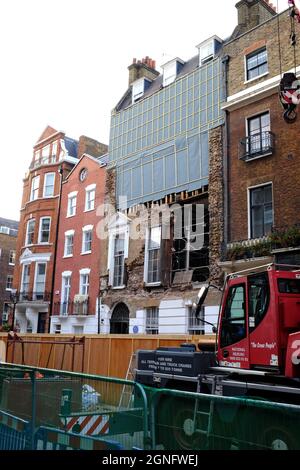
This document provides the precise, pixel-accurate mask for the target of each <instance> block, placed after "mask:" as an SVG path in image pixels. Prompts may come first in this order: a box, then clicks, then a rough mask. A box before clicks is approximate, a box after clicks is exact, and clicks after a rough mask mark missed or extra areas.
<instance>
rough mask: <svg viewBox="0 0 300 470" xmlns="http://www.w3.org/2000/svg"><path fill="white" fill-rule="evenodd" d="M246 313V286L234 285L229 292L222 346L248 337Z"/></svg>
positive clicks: (224, 317)
mask: <svg viewBox="0 0 300 470" xmlns="http://www.w3.org/2000/svg"><path fill="white" fill-rule="evenodd" d="M245 313H246V312H245V286H244V284H243V285H236V286H232V287H231V288H230V289H229V292H228V296H227V300H226V305H225V310H224V316H223V318H222V323H221V348H224V347H226V346H229V345H231V344H234V343H237V342H239V341H241V340H242V339H243V338H245V337H246V315H245Z"/></svg>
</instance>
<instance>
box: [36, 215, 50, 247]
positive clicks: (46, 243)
mask: <svg viewBox="0 0 300 470" xmlns="http://www.w3.org/2000/svg"><path fill="white" fill-rule="evenodd" d="M46 219H49V221H50V222H49V232H48V234H49V236H48V241H47V242H43V241H41V237H42V231H43V230H42V226H43V221H44V220H46ZM50 235H51V217H50V216H45V217H41V218H40V225H39V237H38V244H39V245H49V243H50Z"/></svg>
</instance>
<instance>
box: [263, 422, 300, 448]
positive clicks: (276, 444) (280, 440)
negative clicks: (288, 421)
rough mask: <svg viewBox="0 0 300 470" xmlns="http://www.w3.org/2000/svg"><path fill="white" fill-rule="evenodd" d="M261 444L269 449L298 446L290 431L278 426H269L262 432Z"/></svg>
mask: <svg viewBox="0 0 300 470" xmlns="http://www.w3.org/2000/svg"><path fill="white" fill-rule="evenodd" d="M263 445H264V446H265V447H266V448H267V449H270V450H296V449H299V448H300V446H299V444H298V445H297V443H296V440H295V438H294V436H293V435H292V434H291V432H290V431H289V430H287V429H282V428H280V427H278V428H271V429H268V430H266V431H265V432H264V436H263Z"/></svg>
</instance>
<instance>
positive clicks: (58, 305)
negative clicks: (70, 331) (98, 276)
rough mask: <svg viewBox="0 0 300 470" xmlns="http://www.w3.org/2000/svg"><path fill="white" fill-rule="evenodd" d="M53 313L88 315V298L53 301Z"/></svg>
mask: <svg viewBox="0 0 300 470" xmlns="http://www.w3.org/2000/svg"><path fill="white" fill-rule="evenodd" d="M53 315H60V316H68V315H90V311H89V300H88V299H87V300H83V301H81V302H74V301H71V300H70V301H68V302H55V303H54V309H53Z"/></svg>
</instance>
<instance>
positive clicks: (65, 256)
mask: <svg viewBox="0 0 300 470" xmlns="http://www.w3.org/2000/svg"><path fill="white" fill-rule="evenodd" d="M63 258H73V255H64V256H63Z"/></svg>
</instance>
